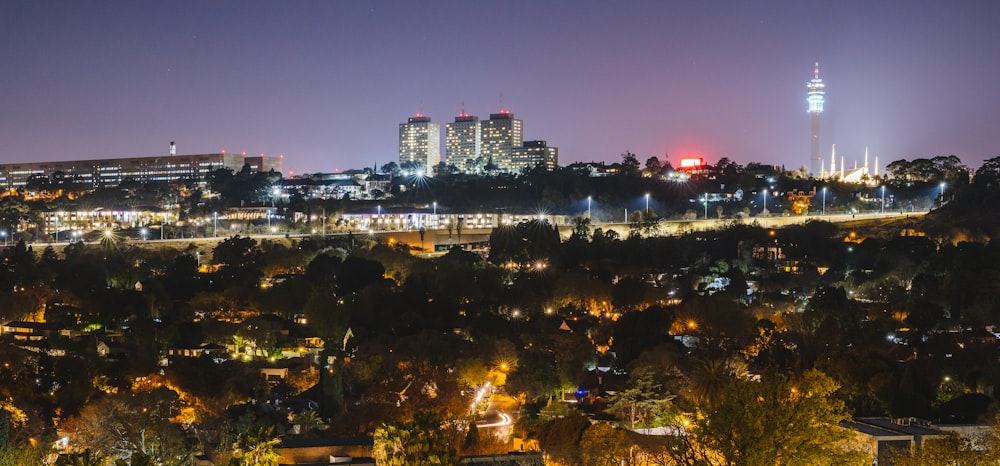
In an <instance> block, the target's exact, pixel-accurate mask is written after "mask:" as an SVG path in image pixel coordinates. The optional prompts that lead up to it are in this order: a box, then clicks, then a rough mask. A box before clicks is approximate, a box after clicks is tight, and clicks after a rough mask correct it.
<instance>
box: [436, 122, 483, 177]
mask: <svg viewBox="0 0 1000 466" xmlns="http://www.w3.org/2000/svg"><path fill="white" fill-rule="evenodd" d="M480 151H481V139H480V126H479V117H477V116H475V115H469V114H466V113H465V112H464V111H463V112H462V113H460V114H459V115H458V116H457V117H455V122H454V123H448V124H446V125H445V137H444V156H445V163H447V164H448V165H454V166H455V167H458V169H459V170H462V171H464V172H472V171H476V170H477V169H479V168H482V165H485V162H482V161H481V160H480V155H481V154H480Z"/></svg>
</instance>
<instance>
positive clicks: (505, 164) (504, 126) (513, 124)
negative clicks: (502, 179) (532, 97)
mask: <svg viewBox="0 0 1000 466" xmlns="http://www.w3.org/2000/svg"><path fill="white" fill-rule="evenodd" d="M480 126H481V127H482V130H481V131H482V136H481V141H482V146H481V147H482V149H481V151H480V154H482V157H483V158H484V159H485V160H486V162H487V163H490V162H492V163H493V165H495V166H496V167H497V168H498V169H500V170H503V171H514V170H513V167H512V165H511V158H510V156H511V149H513V148H515V147H520V146H521V145H522V143H523V142H524V134H523V126H524V125H523V123H522V122H521V120H518V119H516V118H514V114H513V113H511V112H509V111H507V110H500V113H491V114H490V119H489V120H486V121H482V122H480Z"/></svg>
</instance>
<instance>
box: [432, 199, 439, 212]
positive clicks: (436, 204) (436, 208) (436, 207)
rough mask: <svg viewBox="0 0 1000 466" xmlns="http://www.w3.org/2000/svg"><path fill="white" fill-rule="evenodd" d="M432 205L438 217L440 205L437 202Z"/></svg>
mask: <svg viewBox="0 0 1000 466" xmlns="http://www.w3.org/2000/svg"><path fill="white" fill-rule="evenodd" d="M431 205H433V206H434V215H437V214H438V203H437V201H434V202H432V203H431Z"/></svg>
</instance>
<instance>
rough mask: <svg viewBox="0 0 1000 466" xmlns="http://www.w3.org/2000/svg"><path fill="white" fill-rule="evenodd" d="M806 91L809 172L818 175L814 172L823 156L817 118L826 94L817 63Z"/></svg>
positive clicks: (821, 110) (821, 161)
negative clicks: (809, 131)
mask: <svg viewBox="0 0 1000 466" xmlns="http://www.w3.org/2000/svg"><path fill="white" fill-rule="evenodd" d="M806 89H808V98H807V100H808V102H809V115H810V117H811V118H812V147H811V148H810V151H809V170H810V171H811V172H812V173H818V172H817V171H816V170H817V169H818V168H819V166H820V165H821V164H822V163H823V156H822V155H821V154H820V153H819V116H820V114H822V113H823V100H824V96H825V94H826V85H825V84H823V80H822V79H820V77H819V62H816V67H815V68H814V69H813V78H812V79H811V80H810V81H809V83H808V84H806Z"/></svg>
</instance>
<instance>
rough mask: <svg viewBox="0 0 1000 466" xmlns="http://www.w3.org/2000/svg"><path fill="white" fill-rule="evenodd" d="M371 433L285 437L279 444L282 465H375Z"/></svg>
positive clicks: (279, 462) (279, 459) (278, 449)
mask: <svg viewBox="0 0 1000 466" xmlns="http://www.w3.org/2000/svg"><path fill="white" fill-rule="evenodd" d="M373 445H374V440H373V439H372V438H371V437H325V438H284V439H282V440H281V443H280V444H278V447H277V452H278V454H279V455H281V457H280V458H278V464H281V465H289V466H291V465H320V464H338V465H340V464H350V465H361V464H363V465H372V466H374V465H375V460H373V459H371V455H372V446H373Z"/></svg>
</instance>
